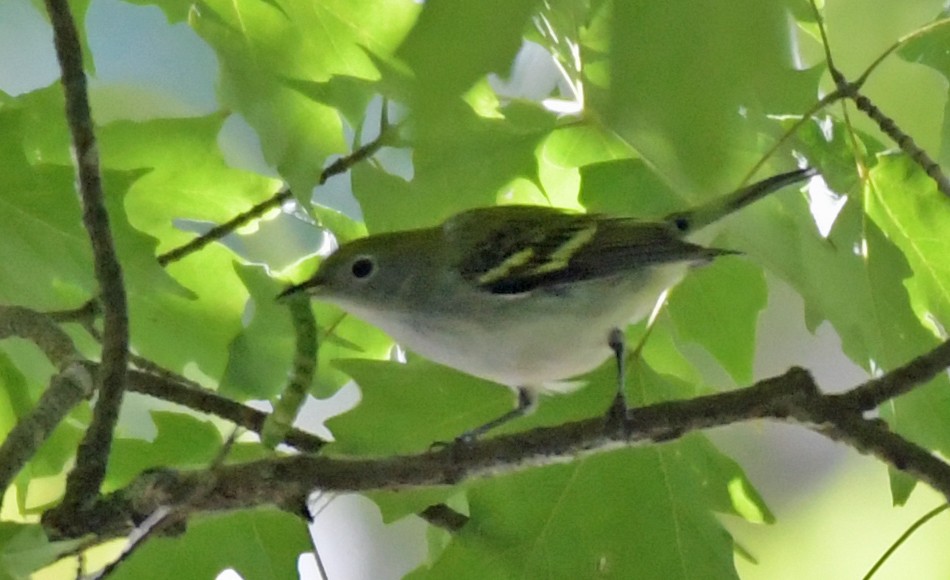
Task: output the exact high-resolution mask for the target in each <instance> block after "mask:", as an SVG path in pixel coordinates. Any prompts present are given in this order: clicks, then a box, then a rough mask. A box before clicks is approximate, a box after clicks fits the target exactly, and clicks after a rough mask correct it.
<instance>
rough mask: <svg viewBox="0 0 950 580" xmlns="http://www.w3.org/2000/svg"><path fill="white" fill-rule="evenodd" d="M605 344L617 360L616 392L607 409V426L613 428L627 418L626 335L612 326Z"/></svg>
mask: <svg viewBox="0 0 950 580" xmlns="http://www.w3.org/2000/svg"><path fill="white" fill-rule="evenodd" d="M607 344H608V345H609V346H610V350H612V351H613V352H614V359H615V360H616V361H617V394H616V395H615V396H614V401H613V403H611V405H610V408H609V409H608V410H607V428H608V429H610V428H613V427H615V426H617V425H623V424H624V423H625V422H626V420H627V395H626V393H625V386H626V385H625V383H626V375H627V364H626V359H627V337H626V336H624V334H623V331H622V330H620V329H619V328H614V329H613V330H611V331H610V334H609V335H608V336H607Z"/></svg>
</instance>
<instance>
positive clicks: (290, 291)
mask: <svg viewBox="0 0 950 580" xmlns="http://www.w3.org/2000/svg"><path fill="white" fill-rule="evenodd" d="M317 285H318V282H317V281H316V280H315V279H314V278H309V279H307V280H304V281H303V282H301V283H300V284H294V285H293V286H291V287H289V288H287V289H286V290H284V291H283V292H281V293H280V294H278V295H277V300H283V299H284V298H287V297H288V296H291V295H294V294H299V293H301V292H306V291H307V289H308V288H313V287H314V286H317Z"/></svg>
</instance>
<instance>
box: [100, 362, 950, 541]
mask: <svg viewBox="0 0 950 580" xmlns="http://www.w3.org/2000/svg"><path fill="white" fill-rule="evenodd" d="M753 419H769V420H778V421H785V422H793V423H798V424H801V425H804V426H806V427H808V428H810V429H812V430H814V431H816V432H819V433H822V434H824V435H826V436H828V437H830V438H832V439H835V440H840V441H843V442H846V443H847V444H849V445H851V446H853V447H855V448H856V449H858V450H860V451H862V452H866V453H871V454H873V455H875V456H876V457H879V458H881V459H882V460H884V461H885V462H887V463H888V464H890V465H892V466H894V467H895V468H897V469H901V470H903V471H905V472H907V473H909V474H910V475H912V476H914V477H916V478H918V479H919V480H921V481H924V482H926V483H928V484H929V485H931V486H932V487H934V488H935V489H937V490H938V491H940V492H941V493H943V494H944V495H945V496H946V497H947V498H948V499H950V465H947V464H946V463H945V462H943V461H941V460H940V459H938V458H937V457H935V456H934V455H933V454H931V453H930V452H929V451H927V450H925V449H923V448H921V447H919V446H917V445H915V444H913V443H911V442H909V441H906V440H904V439H903V438H901V437H900V436H898V435H896V434H894V433H891V432H890V431H888V430H887V428H886V426H885V425H883V423H882V422H880V421H879V420H876V419H865V418H864V417H863V416H862V415H861V413H860V412H858V411H856V410H855V409H854V408H853V406H851V405H850V404H849V403H848V402H847V401H842V400H841V399H839V398H837V397H835V396H830V395H823V394H821V393H820V392H819V390H818V388H817V386H816V385H815V383H814V381H813V380H812V377H811V375H810V374H809V373H808V372H807V371H805V370H803V369H799V368H793V369H791V370H789V371H788V372H787V373H785V374H784V375H781V376H777V377H773V378H770V379H766V380H764V381H760V382H759V383H757V384H755V385H753V386H751V387H748V388H745V389H739V390H736V391H730V392H727V393H721V394H716V395H709V396H704V397H698V398H695V399H689V400H684V401H670V402H663V403H658V404H655V405H650V406H648V407H642V408H639V409H632V410H631V411H630V412H629V414H628V416H627V420H626V422H625V424H621V425H617V426H612V424H610V423H608V422H606V421H605V420H604V418H603V417H595V418H592V419H587V420H583V421H578V422H575V423H569V424H565V425H560V426H557V427H546V428H540V429H534V430H532V431H527V432H524V433H517V434H512V435H505V436H500V437H497V438H493V439H487V440H481V441H476V442H474V443H471V444H453V445H449V446H446V447H443V448H439V449H437V450H432V451H429V452H426V453H421V454H418V455H411V456H398V457H386V458H380V459H339V458H329V457H320V456H314V455H298V456H293V457H282V458H274V459H266V460H261V461H255V462H249V463H244V464H239V465H229V466H222V467H221V468H219V469H218V470H215V471H214V472H211V471H207V470H205V471H174V470H161V471H153V472H149V473H145V474H143V475H142V476H140V477H139V478H138V479H137V480H136V481H135V482H134V483H132V484H131V485H130V486H128V487H127V488H125V489H123V490H120V491H118V492H116V493H115V494H113V495H111V496H109V497H107V498H105V500H104V501H103V502H102V503H101V504H100V506H98V507H97V509H96V510H94V511H93V512H91V515H92V517H91V520H90V521H92V522H94V523H95V524H94V525H90V527H88V528H87V530H86V531H87V532H94V533H98V534H105V535H113V534H122V533H125V532H127V531H128V522H130V521H139V520H140V519H142V518H144V517H146V516H147V515H148V514H150V513H152V512H153V511H154V510H156V509H158V508H159V507H160V506H163V505H164V506H177V505H180V504H182V503H185V502H187V503H188V506H189V509H191V510H193V511H194V512H206V511H220V510H231V509H239V508H247V507H253V506H258V505H263V504H270V505H277V506H293V505H300V504H301V502H302V501H303V500H304V499H305V498H306V497H307V496H308V494H310V493H311V491H313V490H314V489H319V490H322V491H337V492H342V491H351V492H352V491H367V490H378V489H386V490H394V489H405V488H412V487H419V486H432V485H453V484H457V483H459V482H461V481H463V480H466V479H471V478H477V477H488V476H497V475H499V474H502V473H511V472H515V471H519V470H523V469H526V468H528V467H537V466H542V465H550V464H554V463H563V462H565V461H570V460H572V459H574V458H576V457H577V456H580V455H585V454H591V453H601V452H605V451H609V450H612V449H616V448H619V447H625V446H632V445H643V444H650V443H663V442H667V441H670V440H674V439H677V438H679V437H681V436H683V435H684V434H686V433H688V432H691V431H696V430H701V429H708V428H711V427H717V426H723V425H729V424H733V423H738V422H743V421H749V420H753ZM208 489H210V490H211V491H210V492H207V493H202V494H201V497H200V499H199V500H198V501H196V499H195V498H196V494H195V490H208Z"/></svg>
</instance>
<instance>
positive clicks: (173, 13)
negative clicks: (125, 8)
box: [125, 0, 195, 24]
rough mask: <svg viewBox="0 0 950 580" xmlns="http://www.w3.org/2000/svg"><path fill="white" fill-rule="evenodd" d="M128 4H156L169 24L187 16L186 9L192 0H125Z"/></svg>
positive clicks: (181, 20)
mask: <svg viewBox="0 0 950 580" xmlns="http://www.w3.org/2000/svg"><path fill="white" fill-rule="evenodd" d="M125 1H126V2H128V3H129V4H138V5H139V6H157V7H159V8H161V10H162V12H164V13H165V18H167V19H168V23H169V24H175V23H177V22H184V21H185V19H186V18H188V11H189V10H191V7H192V6H194V4H195V3H194V0H125Z"/></svg>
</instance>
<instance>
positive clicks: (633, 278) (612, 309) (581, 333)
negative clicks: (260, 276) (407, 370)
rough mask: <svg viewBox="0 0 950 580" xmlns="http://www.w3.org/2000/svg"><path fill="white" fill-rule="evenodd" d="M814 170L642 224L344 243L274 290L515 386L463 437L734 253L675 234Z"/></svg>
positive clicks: (463, 231) (567, 216) (404, 235)
mask: <svg viewBox="0 0 950 580" xmlns="http://www.w3.org/2000/svg"><path fill="white" fill-rule="evenodd" d="M814 174H815V172H814V170H812V169H800V170H796V171H792V172H789V173H784V174H780V175H776V176H774V177H771V178H768V179H766V180H763V181H760V182H758V183H755V184H753V185H750V186H748V187H746V188H744V189H741V190H739V191H737V192H735V193H734V194H732V195H730V196H726V197H725V198H722V199H720V200H717V201H714V202H712V203H710V204H707V205H704V206H700V207H698V208H695V209H693V210H689V211H685V212H680V213H676V214H673V215H670V216H668V217H667V218H665V219H663V220H660V221H655V222H649V221H641V220H637V219H633V218H627V217H613V216H608V215H602V214H583V213H572V212H567V211H564V210H560V209H555V208H550V207H541V206H523V205H522V206H496V207H488V208H479V209H472V210H468V211H464V212H462V213H459V214H457V215H455V216H453V217H450V218H449V219H448V220H446V221H445V222H443V223H442V224H441V225H439V226H435V227H430V228H424V229H415V230H408V231H399V232H392V233H384V234H376V235H371V236H369V237H366V238H362V239H358V240H354V241H352V242H349V243H347V244H344V245H342V246H341V247H340V248H339V249H338V250H337V251H336V252H334V253H333V254H331V255H330V256H329V257H328V258H327V259H326V260H325V261H324V262H323V263H322V264H321V266H320V268H319V270H318V271H317V273H316V274H315V275H314V276H313V277H312V278H310V279H308V280H306V281H304V282H302V283H300V284H297V285H295V286H292V287H290V288H288V289H287V290H285V291H284V292H283V293H282V294H281V296H286V295H289V294H294V293H298V292H306V293H307V294H308V295H310V296H311V297H312V298H313V299H315V300H319V301H323V302H328V303H331V304H335V305H337V306H339V307H340V308H342V309H343V310H345V311H346V312H348V313H350V314H352V315H353V316H356V317H357V318H360V319H362V320H364V321H366V322H369V323H371V324H373V325H375V326H378V327H379V328H380V329H382V330H384V331H385V332H387V333H388V334H389V335H390V336H391V337H392V338H393V339H394V340H395V341H397V342H398V343H399V344H401V345H402V346H404V347H405V348H406V349H408V350H411V351H414V352H416V353H418V354H420V355H422V356H424V357H426V358H428V359H430V360H432V361H435V362H438V363H441V364H444V365H447V366H449V367H452V368H455V369H458V370H460V371H463V372H465V373H468V374H471V375H474V376H477V377H481V378H484V379H488V380H491V381H495V382H497V383H501V384H502V385H506V386H508V387H510V388H512V389H514V390H515V391H516V392H517V393H518V405H517V407H516V408H515V409H514V410H513V411H511V412H510V413H506V414H505V415H504V416H502V417H499V418H498V419H496V420H494V421H491V422H489V423H487V424H485V425H483V426H481V427H478V428H476V429H473V430H472V431H469V432H467V433H466V434H465V435H464V436H463V437H465V438H472V437H475V436H477V435H481V434H483V433H485V432H486V431H488V430H490V429H492V428H494V427H497V426H498V425H500V424H501V423H503V422H506V421H508V420H510V419H512V418H514V417H517V416H519V415H522V414H524V413H525V412H526V411H527V410H528V409H529V408H531V406H532V405H533V404H534V402H535V401H536V399H537V395H538V393H547V392H558V391H559V390H560V389H562V388H563V386H564V385H566V384H570V383H565V382H563V381H565V379H570V378H572V377H576V376H577V375H581V374H583V373H586V372H588V371H590V370H592V369H594V368H596V367H597V366H599V365H600V364H601V363H602V362H603V361H604V360H605V359H607V358H608V357H609V356H610V355H611V353H612V352H613V353H614V354H615V355H617V356H618V362H621V363H622V343H620V344H618V341H619V340H621V337H622V336H623V335H622V333H621V332H619V331H618V330H617V329H620V328H623V327H624V326H625V325H627V324H628V323H631V322H636V321H638V320H640V319H642V318H644V317H645V316H646V315H647V314H649V312H650V310H651V309H652V308H653V306H654V304H655V303H656V301H657V298H658V297H659V295H660V294H661V292H662V291H663V290H665V289H667V288H669V287H670V286H672V285H673V284H675V283H676V282H678V281H679V280H680V279H681V278H682V277H683V276H684V275H685V274H686V272H687V270H688V268H689V266H690V265H694V264H698V263H705V262H708V261H710V260H712V259H714V258H716V257H717V256H721V255H724V254H732V253H735V252H731V251H729V250H722V249H715V248H705V247H702V246H699V245H696V244H693V243H690V242H689V241H686V239H685V238H686V236H687V235H688V234H691V233H693V232H695V231H696V230H697V229H699V228H702V227H703V226H705V225H707V224H709V223H712V222H714V221H716V220H718V219H720V218H722V217H724V216H725V215H728V214H731V213H732V212H734V211H736V210H737V209H740V208H741V207H744V206H746V205H748V204H750V203H752V202H754V201H756V200H758V199H761V198H762V197H764V196H766V195H768V194H769V193H771V192H773V191H775V190H777V189H780V188H782V187H785V186H787V185H790V184H792V183H796V182H799V181H802V180H804V179H806V178H808V177H810V176H812V175H814ZM621 368H622V366H621Z"/></svg>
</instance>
